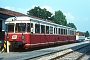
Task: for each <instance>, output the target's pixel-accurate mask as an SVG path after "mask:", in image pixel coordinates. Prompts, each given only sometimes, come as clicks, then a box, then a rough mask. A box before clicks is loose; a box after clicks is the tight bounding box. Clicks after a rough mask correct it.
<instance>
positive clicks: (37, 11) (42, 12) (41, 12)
mask: <svg viewBox="0 0 90 60" xmlns="http://www.w3.org/2000/svg"><path fill="white" fill-rule="evenodd" d="M27 14H28V15H30V16H36V17H39V18H43V19H46V20H47V19H51V16H52V13H51V12H49V11H47V9H45V8H44V9H41V8H40V7H39V6H38V7H36V6H35V7H34V9H31V10H29V11H27Z"/></svg>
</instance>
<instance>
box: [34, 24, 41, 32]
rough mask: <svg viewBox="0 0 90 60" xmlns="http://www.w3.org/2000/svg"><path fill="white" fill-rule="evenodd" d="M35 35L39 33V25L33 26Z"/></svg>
mask: <svg viewBox="0 0 90 60" xmlns="http://www.w3.org/2000/svg"><path fill="white" fill-rule="evenodd" d="M35 33H40V24H35Z"/></svg>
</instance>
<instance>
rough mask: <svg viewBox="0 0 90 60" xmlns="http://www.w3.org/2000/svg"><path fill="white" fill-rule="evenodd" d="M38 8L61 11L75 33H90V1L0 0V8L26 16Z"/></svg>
mask: <svg viewBox="0 0 90 60" xmlns="http://www.w3.org/2000/svg"><path fill="white" fill-rule="evenodd" d="M35 6H39V7H41V8H46V9H47V10H48V11H50V12H52V13H54V12H55V11H58V10H61V11H62V12H63V14H64V15H65V16H66V19H67V22H71V23H74V24H75V26H76V27H77V31H81V32H86V31H89V32H90V28H89V26H90V25H89V24H90V0H0V7H1V8H6V9H9V10H13V11H16V12H20V13H23V14H27V11H28V10H30V9H32V8H34V7H35Z"/></svg>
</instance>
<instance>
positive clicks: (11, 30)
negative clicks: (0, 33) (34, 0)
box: [5, 16, 76, 48]
mask: <svg viewBox="0 0 90 60" xmlns="http://www.w3.org/2000/svg"><path fill="white" fill-rule="evenodd" d="M5 24H6V33H5V37H6V38H5V39H6V40H8V41H9V42H10V43H11V45H13V47H14V48H19V47H23V48H31V47H36V46H37V47H40V46H46V45H54V44H55V43H58V44H60V43H64V42H70V41H71V42H74V41H75V40H76V35H75V34H76V32H75V31H76V30H75V29H74V28H70V27H67V26H63V25H59V24H56V23H53V22H47V21H44V20H43V19H42V20H40V19H37V18H32V17H27V16H19V17H10V18H8V19H6V21H5Z"/></svg>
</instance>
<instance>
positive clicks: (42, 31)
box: [41, 25, 45, 33]
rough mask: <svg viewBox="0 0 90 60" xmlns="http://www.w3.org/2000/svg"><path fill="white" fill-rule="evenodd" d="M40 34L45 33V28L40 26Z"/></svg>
mask: <svg viewBox="0 0 90 60" xmlns="http://www.w3.org/2000/svg"><path fill="white" fill-rule="evenodd" d="M41 33H45V26H44V25H41Z"/></svg>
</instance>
